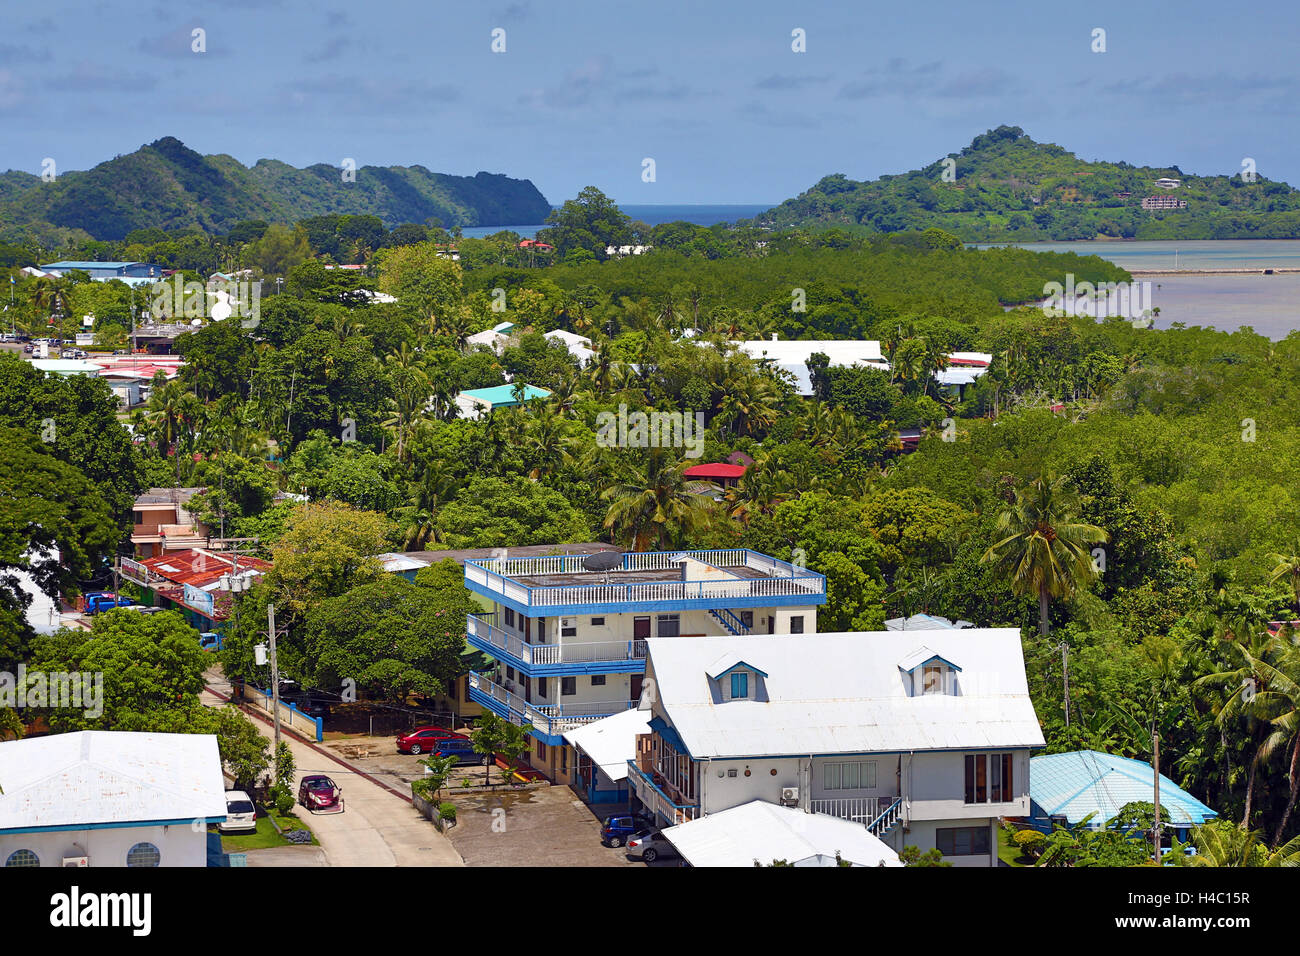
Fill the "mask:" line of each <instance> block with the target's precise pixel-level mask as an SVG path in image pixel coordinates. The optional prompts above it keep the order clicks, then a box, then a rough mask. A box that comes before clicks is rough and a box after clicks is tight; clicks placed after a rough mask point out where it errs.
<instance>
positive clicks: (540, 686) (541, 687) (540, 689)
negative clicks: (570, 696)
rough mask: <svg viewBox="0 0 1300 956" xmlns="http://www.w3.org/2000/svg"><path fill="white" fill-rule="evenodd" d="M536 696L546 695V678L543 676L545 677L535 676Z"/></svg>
mask: <svg viewBox="0 0 1300 956" xmlns="http://www.w3.org/2000/svg"><path fill="white" fill-rule="evenodd" d="M537 696H538V697H545V696H546V678H545V677H539V678H537Z"/></svg>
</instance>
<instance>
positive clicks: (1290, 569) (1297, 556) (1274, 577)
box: [1268, 542, 1300, 614]
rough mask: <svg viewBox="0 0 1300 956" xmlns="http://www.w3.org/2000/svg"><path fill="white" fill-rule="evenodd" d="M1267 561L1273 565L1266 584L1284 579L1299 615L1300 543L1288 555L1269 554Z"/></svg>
mask: <svg viewBox="0 0 1300 956" xmlns="http://www.w3.org/2000/svg"><path fill="white" fill-rule="evenodd" d="M1268 559H1269V560H1270V561H1272V562H1273V563H1274V568H1273V573H1272V574H1270V575H1269V578H1268V583H1269V584H1274V583H1276V582H1277V581H1281V580H1283V579H1286V582H1287V584H1289V585H1290V586H1291V593H1292V595H1294V596H1295V608H1296V613H1297V614H1300V542H1298V543H1297V546H1296V547H1295V548H1292V549H1291V553H1290V554H1270V555H1269V556H1268Z"/></svg>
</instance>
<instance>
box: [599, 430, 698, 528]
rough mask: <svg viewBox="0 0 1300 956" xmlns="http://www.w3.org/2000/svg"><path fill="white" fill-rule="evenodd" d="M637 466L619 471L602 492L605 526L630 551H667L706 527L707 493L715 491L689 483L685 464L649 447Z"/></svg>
mask: <svg viewBox="0 0 1300 956" xmlns="http://www.w3.org/2000/svg"><path fill="white" fill-rule="evenodd" d="M647 452H648V453H647V455H646V457H645V459H644V460H643V461H642V462H635V463H629V464H627V465H625V466H624V469H625V471H624V474H623V475H622V476H621V477H620V478H619V479H618V480H617V481H616V482H615V483H614V484H612V485H610V486H609V487H608V488H606V489H605V491H604V492H603V493H602V494H601V498H602V499H604V500H606V501H608V502H609V503H610V504H609V511H608V512H607V513H606V515H605V521H604V526H605V527H606V528H611V529H613V530H614V532H615V534H618V535H621V536H623V537H624V538H625V539H630V540H631V542H632V549H633V550H634V551H649V550H652V547H651V546H652V545H656V546H658V547H659V548H660V549H663V548H669V547H672V546H673V545H674V544H675V543H676V542H677V541H678V540H679V539H680V538H681V537H682V536H683V535H689V534H691V533H694V532H696V531H699V530H703V529H704V528H705V527H707V526H708V524H709V521H710V513H709V512H710V507H711V505H712V499H711V498H710V497H709V496H708V495H707V494H706V492H710V491H713V492H716V491H717V486H716V485H713V484H712V483H710V482H705V481H689V480H687V479H686V478H685V476H684V475H683V472H685V470H686V468H687V466H688V463H687V462H679V461H674V460H673V456H672V455H671V454H670V451H669V450H668V449H664V448H650V449H648V450H647Z"/></svg>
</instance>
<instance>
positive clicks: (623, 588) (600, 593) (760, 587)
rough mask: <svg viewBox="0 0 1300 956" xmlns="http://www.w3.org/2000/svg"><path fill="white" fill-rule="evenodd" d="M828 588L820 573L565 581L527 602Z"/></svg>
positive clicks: (691, 597)
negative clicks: (714, 578)
mask: <svg viewBox="0 0 1300 956" xmlns="http://www.w3.org/2000/svg"><path fill="white" fill-rule="evenodd" d="M825 591H826V579H825V578H823V577H822V576H821V575H818V574H804V575H800V576H798V577H785V578H741V579H737V580H735V581H670V582H668V581H666V582H657V581H644V582H641V583H638V584H588V585H562V586H559V587H543V588H530V589H528V596H527V598H526V599H525V603H527V604H529V605H531V606H533V607H556V606H560V605H574V604H592V605H599V604H621V603H636V602H643V601H713V602H718V603H722V602H726V601H732V600H737V599H747V598H764V597H786V596H807V597H815V596H816V595H819V594H824V593H825Z"/></svg>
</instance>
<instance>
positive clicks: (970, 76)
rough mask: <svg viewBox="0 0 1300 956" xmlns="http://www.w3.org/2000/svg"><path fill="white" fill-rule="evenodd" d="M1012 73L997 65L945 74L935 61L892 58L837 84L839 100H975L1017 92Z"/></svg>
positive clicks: (1017, 86)
mask: <svg viewBox="0 0 1300 956" xmlns="http://www.w3.org/2000/svg"><path fill="white" fill-rule="evenodd" d="M1019 87H1020V83H1019V80H1017V79H1016V78H1015V77H1014V76H1012V75H1011V74H1010V73H1008V72H1006V71H1005V70H1002V69H999V68H997V67H985V68H981V69H976V70H968V71H966V72H963V73H956V74H951V75H950V74H947V72H946V71H945V68H944V66H943V64H942V63H941V62H939V61H938V60H934V61H931V62H929V63H918V64H916V65H912V64H911V63H909V62H908V61H907V60H903V59H900V58H897V57H895V58H893V59H891V60H889V61H888V62H887V63H886V64H885V65H884V67H883V68H880V69H871V70H866V71H864V72H863V73H862V74H861V78H860V79H856V80H853V81H851V82H849V83H846V84H844V86H842V87H840V91H839V93H838V94H837V95H838V96H839V98H840V99H845V100H865V99H876V98H880V97H886V96H907V97H912V98H917V97H927V96H928V97H933V98H935V99H944V100H952V99H978V98H980V97H991V96H1009V95H1012V94H1014V93H1016V92H1018V91H1019Z"/></svg>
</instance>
